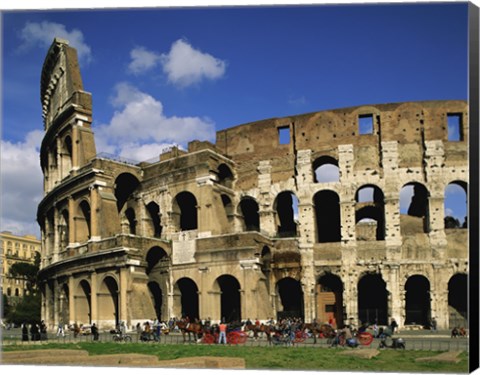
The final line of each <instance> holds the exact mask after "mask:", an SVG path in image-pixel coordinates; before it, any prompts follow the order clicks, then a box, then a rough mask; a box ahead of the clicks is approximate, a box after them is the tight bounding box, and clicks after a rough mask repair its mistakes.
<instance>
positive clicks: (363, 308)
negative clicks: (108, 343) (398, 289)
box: [358, 273, 388, 325]
mask: <svg viewBox="0 0 480 375" xmlns="http://www.w3.org/2000/svg"><path fill="white" fill-rule="evenodd" d="M358 319H359V320H360V322H362V323H366V322H369V323H374V322H375V321H376V322H377V324H379V325H387V324H388V290H387V284H386V282H385V281H384V280H383V278H382V275H380V274H379V273H367V274H364V275H363V276H362V277H361V278H360V280H359V281H358Z"/></svg>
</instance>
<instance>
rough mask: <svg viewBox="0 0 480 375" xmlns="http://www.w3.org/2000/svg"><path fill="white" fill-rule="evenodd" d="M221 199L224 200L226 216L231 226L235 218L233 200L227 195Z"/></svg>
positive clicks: (223, 195)
mask: <svg viewBox="0 0 480 375" xmlns="http://www.w3.org/2000/svg"><path fill="white" fill-rule="evenodd" d="M220 197H221V199H222V205H223V209H224V210H225V216H226V218H227V222H228V223H230V224H231V223H232V221H233V216H234V209H233V204H232V200H231V199H230V197H229V196H228V195H226V194H222V195H221V196H220Z"/></svg>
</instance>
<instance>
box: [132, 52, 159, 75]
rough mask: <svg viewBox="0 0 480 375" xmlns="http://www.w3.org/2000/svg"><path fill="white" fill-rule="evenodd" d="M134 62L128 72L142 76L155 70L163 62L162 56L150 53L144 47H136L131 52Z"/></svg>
mask: <svg viewBox="0 0 480 375" xmlns="http://www.w3.org/2000/svg"><path fill="white" fill-rule="evenodd" d="M130 57H131V58H132V61H131V62H130V64H129V65H128V70H129V71H130V72H131V73H133V74H136V75H137V74H141V73H144V72H147V71H149V70H151V69H153V68H155V67H156V66H157V65H158V64H159V63H160V61H161V55H159V54H156V53H155V52H152V51H148V50H147V49H146V48H144V47H136V48H134V49H133V50H132V51H130Z"/></svg>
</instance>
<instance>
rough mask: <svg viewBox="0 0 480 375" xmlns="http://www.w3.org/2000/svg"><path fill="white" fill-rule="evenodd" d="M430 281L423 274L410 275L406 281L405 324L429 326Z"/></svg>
mask: <svg viewBox="0 0 480 375" xmlns="http://www.w3.org/2000/svg"><path fill="white" fill-rule="evenodd" d="M430 318H431V310H430V282H429V281H428V279H427V278H426V277H424V276H421V275H414V276H410V277H409V278H408V280H407V282H406V283H405V324H420V325H423V326H425V327H427V326H429V324H430Z"/></svg>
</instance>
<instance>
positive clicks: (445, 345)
mask: <svg viewBox="0 0 480 375" xmlns="http://www.w3.org/2000/svg"><path fill="white" fill-rule="evenodd" d="M128 334H129V335H130V336H131V337H132V343H138V344H139V345H168V344H185V345H208V344H203V343H201V342H196V341H195V340H194V338H193V336H192V338H191V341H188V336H187V337H186V342H184V341H183V337H182V335H181V334H179V333H173V334H168V335H161V336H160V339H159V341H154V340H151V341H146V342H144V341H141V340H140V336H139V335H137V333H135V332H134V333H128ZM400 336H401V335H400ZM0 338H1V344H2V345H32V344H33V345H42V344H47V343H57V344H70V343H81V342H95V341H94V340H93V336H92V335H87V336H84V335H78V336H77V337H74V336H73V334H70V333H67V334H66V335H65V336H63V337H62V336H60V337H57V336H56V335H55V334H49V335H48V339H47V340H38V341H31V340H30V337H29V341H22V335H21V334H17V333H9V332H8V331H7V332H5V331H3V332H2V335H1V337H0ZM404 340H405V342H406V349H407V350H431V351H460V350H463V351H468V339H467V338H457V339H451V338H438V337H437V338H435V337H434V336H432V338H425V337H424V338H419V337H418V338H417V337H404ZM98 342H103V343H105V342H111V343H113V342H114V340H113V335H112V334H110V333H108V332H102V333H100V335H99V340H98ZM116 344H118V345H122V343H121V342H120V343H116ZM379 344H380V340H379V339H374V340H373V342H372V343H371V344H370V345H368V346H362V345H360V346H359V348H360V349H362V348H375V349H376V348H378V346H379ZM212 345H215V344H212ZM282 345H283V346H285V344H282ZM232 346H233V345H232ZM238 346H250V347H255V346H275V345H274V344H272V343H269V342H268V341H267V339H266V338H265V337H260V338H259V339H258V340H255V339H254V338H253V337H249V338H248V339H247V341H246V342H245V343H244V344H238ZM278 346H281V345H278ZM294 346H295V347H300V348H303V347H310V348H330V346H331V345H330V343H329V342H328V341H327V340H326V339H317V343H316V344H314V340H313V338H307V339H306V340H305V341H303V342H299V343H295V344H294ZM332 350H335V349H333V348H332ZM382 350H389V349H382Z"/></svg>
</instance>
